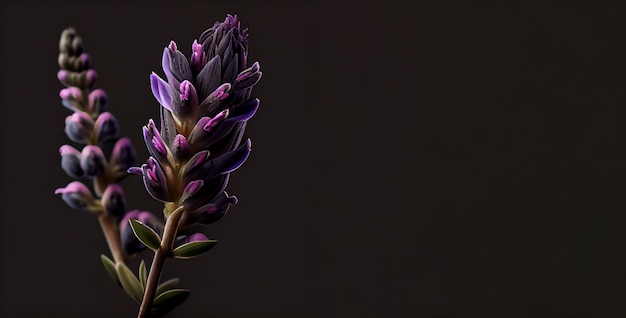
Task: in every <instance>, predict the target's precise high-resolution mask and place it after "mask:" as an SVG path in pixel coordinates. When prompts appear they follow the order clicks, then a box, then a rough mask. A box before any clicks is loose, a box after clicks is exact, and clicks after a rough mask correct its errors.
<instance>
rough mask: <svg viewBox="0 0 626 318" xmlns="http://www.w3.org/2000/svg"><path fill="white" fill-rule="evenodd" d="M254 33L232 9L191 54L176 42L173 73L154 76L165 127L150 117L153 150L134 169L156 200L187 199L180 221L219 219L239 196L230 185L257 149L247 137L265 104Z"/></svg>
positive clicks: (169, 54) (167, 61)
mask: <svg viewBox="0 0 626 318" xmlns="http://www.w3.org/2000/svg"><path fill="white" fill-rule="evenodd" d="M246 37H247V30H245V29H241V27H240V23H239V21H238V20H237V17H236V16H230V15H229V16H227V18H226V19H225V21H224V22H222V23H219V22H216V23H215V25H214V26H213V27H211V28H209V29H208V30H206V31H205V32H203V33H202V34H201V35H200V37H199V38H198V39H197V40H195V41H194V42H193V44H192V45H191V52H192V53H191V56H190V57H189V58H187V57H185V55H184V54H183V53H181V51H179V50H178V46H177V45H176V43H175V42H173V41H172V42H170V44H169V45H168V46H167V47H165V49H164V50H163V58H162V67H163V72H164V73H165V78H166V79H165V80H164V79H162V78H161V77H159V76H158V75H157V74H155V73H153V74H152V75H151V76H150V83H151V87H152V93H153V94H154V97H155V98H156V100H157V101H158V102H159V103H160V104H161V106H162V108H161V127H160V129H157V127H156V124H155V123H154V121H153V120H149V122H148V124H147V125H146V126H145V127H144V128H143V136H144V140H145V143H146V146H147V148H148V151H149V152H150V154H151V156H150V158H148V162H147V163H146V164H144V165H142V166H141V167H134V168H131V169H130V170H129V172H131V173H135V174H140V175H142V176H143V181H144V184H145V187H146V189H147V191H148V192H149V193H150V195H151V196H152V197H154V198H155V199H156V200H159V201H162V202H166V203H167V202H169V203H171V204H173V206H175V207H177V206H180V205H183V206H184V211H185V212H184V215H183V217H182V220H181V223H180V225H179V227H180V228H185V227H187V226H190V225H194V224H198V223H199V224H209V223H213V222H216V221H218V220H220V219H221V218H222V217H223V216H224V214H225V213H226V211H227V210H228V208H229V206H230V205H232V204H235V203H236V202H237V199H236V198H235V197H234V196H229V195H228V194H227V193H226V192H225V191H224V190H225V188H226V185H227V183H228V178H229V175H230V173H231V172H232V171H234V170H235V169H237V168H238V167H240V166H241V165H242V164H243V163H244V161H245V160H246V158H247V157H248V154H249V153H250V145H251V144H250V140H246V141H244V142H242V139H243V138H242V137H243V133H244V130H245V127H246V123H247V121H248V120H249V119H250V118H251V117H252V116H253V115H254V113H255V112H256V110H257V108H258V107H259V100H258V99H254V98H250V94H251V90H252V87H253V86H254V85H255V84H256V83H257V82H258V81H259V79H260V78H261V72H260V71H259V63H254V64H253V65H252V66H250V67H247V54H248V52H247V39H246Z"/></svg>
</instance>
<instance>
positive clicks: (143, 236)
mask: <svg viewBox="0 0 626 318" xmlns="http://www.w3.org/2000/svg"><path fill="white" fill-rule="evenodd" d="M128 221H129V222H130V225H131V227H132V228H133V232H134V233H135V236H137V238H138V239H139V240H140V241H141V243H143V244H144V245H145V246H147V247H149V248H151V249H152V250H154V251H156V250H158V249H159V246H161V238H160V237H159V234H157V233H156V232H155V231H154V230H153V229H152V228H150V227H149V226H147V225H146V224H144V223H142V222H139V221H137V220H135V219H128Z"/></svg>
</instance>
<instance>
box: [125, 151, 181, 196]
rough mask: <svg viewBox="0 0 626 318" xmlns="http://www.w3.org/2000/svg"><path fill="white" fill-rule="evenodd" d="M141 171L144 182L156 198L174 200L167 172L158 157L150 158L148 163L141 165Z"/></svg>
mask: <svg viewBox="0 0 626 318" xmlns="http://www.w3.org/2000/svg"><path fill="white" fill-rule="evenodd" d="M141 171H142V175H143V184H144V185H145V187H146V189H147V190H148V193H150V195H151V196H152V197H153V198H154V199H156V200H158V201H161V202H173V201H174V200H173V199H172V195H171V193H170V191H169V187H168V184H167V178H166V177H165V172H164V171H163V168H162V167H161V164H159V162H158V161H157V160H156V159H154V158H153V157H150V158H148V163H147V164H143V165H142V166H141ZM131 173H132V172H131Z"/></svg>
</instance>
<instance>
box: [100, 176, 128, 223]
mask: <svg viewBox="0 0 626 318" xmlns="http://www.w3.org/2000/svg"><path fill="white" fill-rule="evenodd" d="M102 205H103V206H104V211H105V212H106V213H108V214H109V215H112V216H114V217H116V218H118V220H119V218H121V217H122V216H123V215H124V214H125V213H126V197H125V196H124V190H123V189H122V187H121V186H119V185H118V184H116V183H111V184H110V185H109V186H107V187H106V189H105V190H104V193H103V194H102Z"/></svg>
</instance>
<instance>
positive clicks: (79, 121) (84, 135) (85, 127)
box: [65, 111, 94, 144]
mask: <svg viewBox="0 0 626 318" xmlns="http://www.w3.org/2000/svg"><path fill="white" fill-rule="evenodd" d="M93 126H94V122H93V119H91V116H89V115H88V114H87V113H84V112H81V111H78V112H75V113H74V114H72V115H70V116H67V118H65V134H66V135H67V137H69V138H70V139H71V140H72V141H74V142H77V143H81V144H86V143H87V141H88V140H89V139H91V135H92V132H93Z"/></svg>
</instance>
